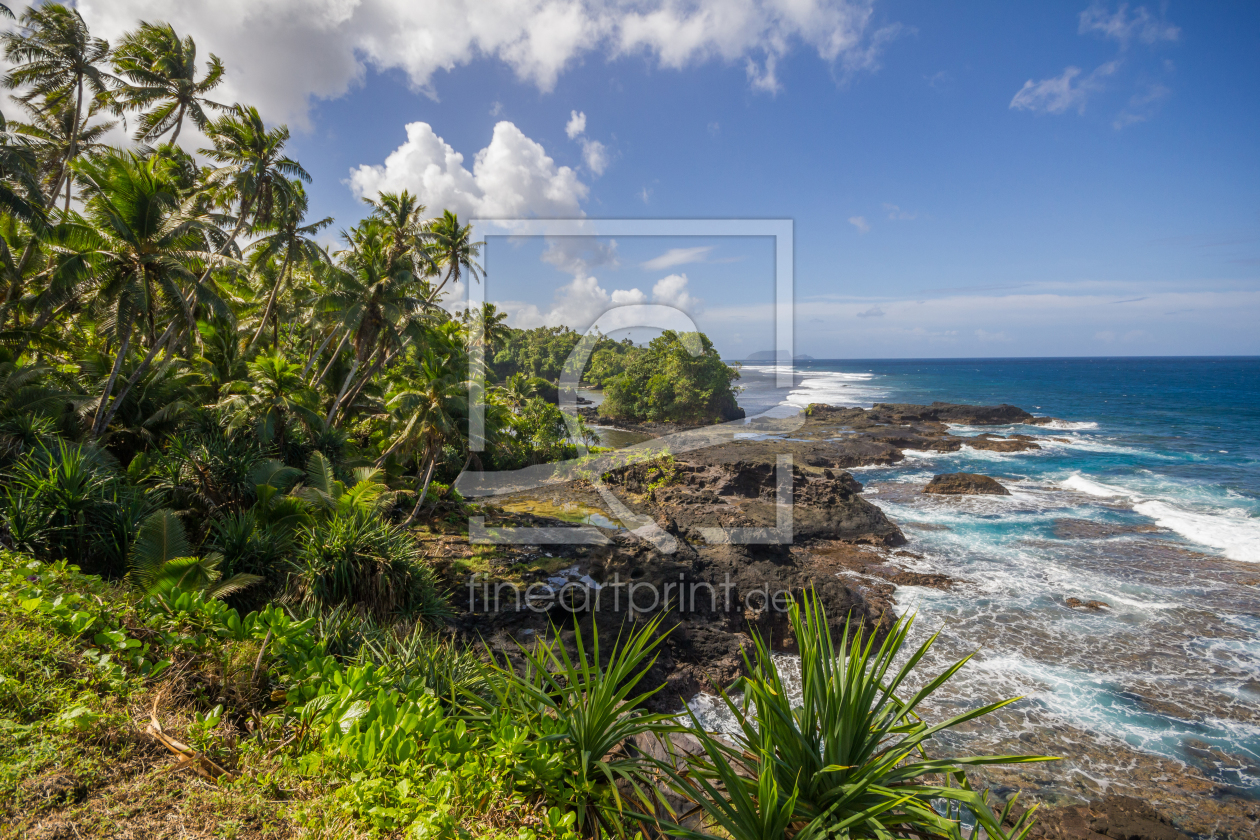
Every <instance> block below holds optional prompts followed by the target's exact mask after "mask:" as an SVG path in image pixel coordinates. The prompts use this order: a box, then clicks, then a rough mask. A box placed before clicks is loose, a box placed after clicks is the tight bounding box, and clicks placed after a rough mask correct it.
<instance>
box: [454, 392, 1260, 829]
mask: <svg viewBox="0 0 1260 840" xmlns="http://www.w3.org/2000/svg"><path fill="white" fill-rule="evenodd" d="M579 411H580V412H582V413H584V414H586V413H591V412H592V410H591V409H589V408H586V407H583V408H581V409H579ZM599 422H600V423H603V424H604V425H609V426H613V427H616V428H622V429H625V430H627V431H633V432H637V433H640V434H647V435H651V436H653V437H655V438H666V436H671V435H674V436H677V435H678V433H680V432H686V431H688V430H686V429H684V428H682V427H678V426H674V425H670V424H622V423H609V422H608V421H606V420H602V419H600V420H599ZM1050 422H1052V418H1047V417H1037V416H1034V415H1032V414H1030V413H1028V412H1026V411H1024V410H1022V409H1020V408H1017V407H1015V406H1010V405H1000V406H968V405H957V404H949V403H934V404H932V405H929V406H920V405H904V404H877V405H875V406H874V407H872V408H871V409H865V410H864V409H858V408H835V407H831V406H819V405H815V406H811V407H810V408H809V409H808V410H807V411H806V412H805V413H804V416H803V417H800V418H794V419H792V420H787V421H775V420H757V421H754V422H752V423H749V424H746V425H741V426H740V427H739V428H740V431H733V432H730V433H726V434H725V435H724V436H723V435H718V436H717V437H716V442H714V443H712V444H711V445H707V446H703V447H701V448H689V447H683V450H684V451H680V452H671V453H668V454H666V453H664V452H660V453H659V454H657V455H656V456H655V457H651V458H649V459H647V460H644V461H642V462H640V463H635V464H631V465H629V466H624V467H620V468H616V469H612V470H609V471H608V472H607V473H605V474H604V475H603V482H604V484H605V485H606V486H607V487H608V488H609V489H611V490H612V491H613V492H614V494H615V495H616V496H617V498H618V499H619V500H620V501H621V502H622V503H623V504H624V505H625V506H626V508H628V509H629V510H630V511H631V512H632V513H633V514H635V515H637V516H639V517H650V519H651V521H652V522H654V523H655V525H656V526H657V527H658V528H659V529H660V530H661V531H663V532H664V533H666V534H668V535H670V536H671V537H672V538H673V540H672V541H671V545H673V546H676V549H675V550H673V551H662V550H661V548H660V547H659V546H658V545H657V544H654V543H653V542H652V541H649V540H647V539H643V538H641V536H640V535H639V534H636V533H632V532H631V531H630V530H628V529H625V528H618V527H601V526H602V525H614V526H615V522H613V521H612V519H613V518H612V517H611V511H609V510H608V509H607V505H606V504H605V502H604V500H603V499H602V498H601V495H600V494H599V493H598V492H596V489H595V488H594V487H593V486H592V485H591V484H590V481H589V480H584V479H581V478H578V479H574V480H570V481H567V482H560V483H552V484H548V485H546V486H545V487H541V488H536V489H533V490H524V491H520V492H517V493H514V494H509V495H504V496H496V497H494V498H492V499H491V500H490V501H488V502H487V503H486V504H485V505H484V506H483V512H484V514H485V523H486V526H487V527H489V528H494V527H504V526H516V527H520V526H533V527H541V526H560V525H565V524H572V523H573V522H575V521H578V520H581V521H584V522H587V523H588V524H590V520H591V519H592V517H590V516H583V515H582V514H585V513H587V512H600V513H602V516H597V517H594V519H596V520H597V521H595V522H594V525H595V526H596V527H597V528H598V529H599V532H600V533H601V534H602V535H603V536H604V540H603V544H590V545H538V546H533V545H494V546H469V545H468V544H467V543H464V544H463V545H462V546H460V545H458V544H457V541H455V542H452V543H451V545H450V546H449V552H450V554H451V555H452V556H451V557H450V561H451V562H450V563H449V566H448V579H449V580H450V583H451V584H452V585H454V586H459V587H461V590H462V593H461V594H463V595H466V596H467V600H466V601H463V602H462V604H461V606H462V607H463V608H464V610H465V611H464V612H463V613H462V614H461V615H460V616H458V617H457V618H456V620H455V621H454V629H455V631H456V632H457V633H458V634H459V635H461V636H463V637H465V638H468V639H482V640H484V641H486V642H487V643H488V644H489V646H490V647H491V648H492V649H493V650H496V651H500V652H502V653H503V654H505V655H508V656H512V655H514V654H515V653H516V651H517V650H518V647H517V646H518V644H522V643H528V641H529V640H530V639H532V638H537V637H539V636H541V635H543V634H547V633H549V632H552V630H553V629H554V628H560V629H559V631H558V632H559V634H560V636H561V637H567V636H571V635H572V633H573V630H572V629H571V628H572V627H573V624H574V621H575V619H576V623H577V624H578V626H579V627H581V629H582V632H583V633H590V632H592V631H593V630H596V629H597V632H599V633H600V636H601V639H604V640H606V641H607V642H609V643H610V642H611V641H612V640H613V639H614V638H615V637H616V635H617V633H618V631H619V630H621V629H622V627H623V626H624V625H625V623H627V622H635V621H642V620H644V619H645V618H646V617H648V616H651V615H654V614H655V613H656V612H658V611H659V610H660V609H661V608H662V606H664V605H665V604H666V603H668V604H669V613H668V618H667V621H666V622H665V623H664V624H663V631H664V632H667V633H668V637H667V639H666V641H665V643H664V645H663V646H662V648H661V655H660V657H659V658H658V660H657V661H656V663H655V664H654V665H653V667H652V669H651V671H650V672H649V674H648V676H647V681H648V683H650V684H651V685H654V686H661V690H660V692H659V693H658V694H657V695H656V696H655V697H654V704H655V706H656V708H658V709H660V710H663V711H673V710H676V709H679V708H681V705H682V703H684V702H686V701H688V700H689V699H691V698H692V697H694V696H695V695H696V694H697V693H699V692H702V691H703V692H710V693H711V692H713V691H714V690H715V689H716V688H718V687H724V686H726V685H728V684H729V683H730V682H731V681H733V680H734V679H735V678H736V677H737V676H738V675H739V673H740V668H741V656H740V652H741V650H742V649H743V648H744V647H745V646H746V645H748V644H749V643H750V641H751V639H750V636H749V631H750V630H756V631H757V632H758V633H760V634H761V635H762V636H763V637H764V638H766V639H768V640H769V641H770V644H771V646H772V648H773V649H774V650H776V651H780V652H784V653H791V652H793V651H794V650H795V641H794V639H793V638H792V637H791V633H790V631H789V627H788V625H787V621H786V604H787V601H788V599H795V598H799V597H800V596H801V595H802V594H803V593H804V592H805V590H806V589H808V588H810V587H815V588H816V590H817V591H818V593H819V596H820V598H821V599H822V601H823V604H824V605H825V607H826V609H827V614H828V619H829V622H830V624H831V628H832V631H833V636H834V637H836V638H837V639H838V638H839V636H840V635H841V634H842V633H843V628H844V626H845V624H846V622H851V623H852V625H854V626H859V627H861V628H862V632H863V633H864V634H872V633H873V634H876V635H878V634H881V633H883V632H884V631H885V630H886V629H887V627H888V626H889V625H890V624H891V621H892V618H893V606H894V605H895V603H896V600H895V597H896V591H897V588H898V587H901V586H918V587H931V588H938V589H949V588H952V587H954V586H957V585H960V584H965V581H960V580H957V579H955V578H953V577H950V576H949V575H947V574H940V573H935V572H932V573H925V572H923V571H916V570H915V569H914V568H912V567H913V566H915V565H916V564H915V562H914V561H915V560H917V559H919V558H918V557H917V555H915V554H914V553H913V552H910V551H907V550H906V549H905V548H903V546H905V544H906V543H907V539H906V536H905V534H904V533H903V532H902V530H901V528H900V527H899V526H898V525H897V524H896V523H894V522H893V521H891V520H890V519H889V518H888V517H887V516H886V515H885V514H884V512H883V511H882V510H881V509H880V508H879V507H877V506H875V505H873V504H871V503H870V502H869V501H867V499H865V498H864V497H863V491H864V489H865V488H864V487H863V485H862V484H861V483H860V482H859V481H857V480H856V479H855V478H854V477H853V475H852V474H851V473H850V472H848V470H850V469H853V468H856V467H864V466H872V465H890V464H896V463H899V462H900V461H902V460H904V459H905V457H906V454H905V453H906V451H907V450H916V451H930V452H955V451H958V450H959V449H961V448H962V447H964V446H969V447H973V448H977V449H986V450H993V451H998V452H1018V451H1027V450H1033V449H1037V448H1039V444H1038V443H1037V441H1036V440H1035V439H1033V438H1032V437H1031V436H1028V435H1019V434H1013V435H997V434H982V435H979V436H974V437H963V436H960V435H955V434H952V433H951V431H950V424H962V425H967V426H1004V425H1010V424H1028V425H1045V424H1048V423H1050ZM783 455H788V456H790V457H791V472H790V481H787V480H786V479H785V480H783V481H780V480H778V479H777V478H776V464H777V463H778V459H779V458H780V456H783ZM938 479H939V481H936V480H934V483H936V484H937V485H938V488H944V489H943V492H945V493H964V494H969V493H1006V492H1008V491H1006V490H1005V488H1002V487H1001V485H1000V484H998V482H996V481H994V480H993V479H992V478H989V477H987V476H977V475H970V474H962V476H959V475H954V476H949V475H946V476H938ZM783 484H790V487H791V495H792V502H793V504H792V517H791V518H792V522H791V525H792V537H791V540H790V541H788V542H783V543H777V544H776V543H773V542H770V543H766V544H754V545H748V544H732V543H730V542H724V541H722V540H718V539H714V534H715V532H716V529H722V528H746V529H747V528H751V529H758V531H759V532H766V533H773V532H774V529H775V528H776V527H777V525H779V524H781V523H779V522H778V520H777V519H776V500H777V499H778V498H779V496H778V494H779V493H781V492H782V491H783V489H784V487H782V486H781V485H783ZM924 489H926V488H921V489H920V490H919V491H917V492H923V491H924ZM929 492H936V491H934V490H933V491H929ZM566 510H571V511H577V512H578V514H579V515H578V517H577V518H576V519H575V518H574V517H572V516H567V515H566V514H565V513H564V511H566ZM535 511H541V512H544V513H539V512H535ZM546 511H552V512H556V513H558V516H549V515H546V513H545V512H546ZM1062 528H1063V529H1064V531H1065V533H1073V532H1075V531H1080V532H1081V533H1082V534H1084V533H1087V532H1088V528H1087V527H1086V526H1084V525H1080V524H1079V523H1074V522H1071V521H1066V520H1065V521H1064V523H1063V526H1062ZM458 554H462V555H464V556H462V557H456V556H454V555H458ZM469 572H471V573H472V575H473V577H472V578H471V581H472V583H471V585H470V583H469V581H470V578H469ZM530 586H533V587H535V591H536V592H539V591H546V590H551V591H552V592H553V593H556V592H558V593H559V597H554V598H552V599H551V600H549V601H547V600H544V601H540V602H539V603H538V604H536V605H535V606H536V607H542V608H541V609H539V608H535V609H529V608H528V607H529V606H530V604H529V603H528V599H526V604H525V606H526V607H527V608H523V609H514V608H513V606H514V604H513V603H507V604H505V603H503V599H504V598H505V597H507V596H508V595H509V594H510V593H512V592H513V591H514V589H513V588H515V591H520V590H522V589H528V587H530ZM463 587H467V588H466V589H463ZM495 593H498V594H499V595H500V598H499V602H498V603H497V606H498V609H496V608H495V607H496V602H495V599H494V598H493V595H494V594H495ZM653 593H655V595H656V596H657V598H656V599H653V598H652V597H650V595H651V594H653ZM518 597H519V596H518ZM592 597H593V598H594V601H592ZM654 600H655V602H654ZM1072 606H1077V605H1072ZM1079 608H1083V609H1105V608H1106V607H1105V605H1102V604H1100V603H1097V602H1095V603H1088V604H1084V603H1082V604H1080V605H1079ZM1016 777H1018V773H1015V774H1001V776H994V777H992V778H993V779H995V780H996V779H1001V780H1002V781H1001V784H1005V785H1008V787H1007V788H1006V790H1007V791H1008V792H1013V791H1014V790H1015V789H1028V787H1029V786H1028V784H1027V782H1024V783H1017V782H1015V781H1014V779H1015V778H1016ZM991 783H992V784H997V783H998V782H997V781H992V782H991ZM1036 788H1037V785H1036V784H1033V785H1032V789H1033V790H1034V791H1035V790H1036ZM1139 795H1140V794H1139ZM1106 801H1110V800H1103V799H1099V800H1097V801H1096V802H1094V803H1093V804H1091V805H1084V804H1079V802H1078V803H1073V802H1064V803H1062V804H1059V805H1058V806H1057V808H1058V810H1055V811H1053V812H1047V813H1046V816H1044V817H1043V818H1042V820H1041V824H1042V826H1043V828H1041V829H1039V832H1040V833H1034V835H1033V836H1043V837H1045V838H1047V840H1051V839H1052V838H1053V840H1057V838H1060V837H1062V838H1067V837H1077V836H1081V837H1112V838H1119V837H1121V836H1123V837H1126V838H1134V840H1137V838H1145V837H1150V838H1160V840H1172V839H1173V838H1178V837H1183V836H1185V835H1183V834H1181V833H1180V830H1179V829H1178V828H1176V827H1174V826H1173V825H1172V824H1171V823H1169V822H1168V821H1167V815H1164V816H1161V815H1160V814H1159V813H1157V812H1155V811H1152V810H1150V806H1149V805H1147V804H1145V803H1139V804H1140V805H1141V807H1142V808H1143V809H1146V810H1142V811H1141V813H1142V815H1143V816H1142V820H1145V822H1142V821H1141V820H1139V821H1138V822H1134V821H1133V820H1128V821H1127V822H1126V821H1125V820H1124V819H1120V818H1119V817H1117V818H1116V819H1115V820H1112V821H1110V822H1108V819H1110V817H1107V818H1106V819H1104V817H1105V816H1106V814H1110V813H1111V811H1115V810H1116V808H1117V807H1120V806H1115V807H1112V806H1110V805H1106V804H1105V803H1106ZM1112 805H1114V803H1112ZM1125 807H1127V808H1128V811H1126V812H1125V813H1128V812H1129V811H1133V808H1135V807H1137V806H1133V807H1129V806H1125ZM1072 808H1075V809H1077V810H1076V811H1071V812H1070V813H1069V811H1068V810H1065V809H1072ZM1108 808H1110V809H1111V810H1108ZM1246 808H1247V806H1246V804H1245V803H1243V804H1242V805H1240V806H1238V807H1233V806H1231V808H1230V811H1231V813H1232V814H1233V815H1232V816H1231V817H1230V819H1228V820H1226V822H1227V823H1229V825H1230V827H1231V830H1230V831H1227V834H1232V835H1233V836H1246V834H1245V833H1242V834H1239V833H1237V832H1238V830H1240V829H1245V828H1247V827H1251V828H1253V829H1254V828H1255V827H1256V823H1255V821H1254V820H1255V817H1254V816H1253V815H1254V813H1255V809H1254V808H1252V810H1251V814H1252V816H1249V815H1248V814H1247V812H1246ZM1082 809H1083V810H1082ZM1090 809H1093V810H1090ZM1100 809H1101V810H1100ZM1240 809H1241V810H1240ZM1060 810H1061V811H1062V813H1063V814H1064V815H1065V816H1062V817H1055V816H1053V814H1058V813H1059V811H1060ZM1121 810H1123V809H1121ZM1139 810H1141V809H1139ZM1180 810H1181V809H1178V813H1175V814H1173V815H1172V816H1173V818H1174V820H1175V821H1176V822H1177V823H1178V824H1179V825H1180V824H1184V826H1183V827H1186V828H1188V829H1190V830H1191V832H1192V833H1193V832H1195V831H1199V832H1202V831H1203V829H1204V825H1203V821H1202V820H1198V821H1196V820H1195V819H1194V815H1193V814H1192V813H1181V812H1180ZM1233 812H1237V813H1233ZM1117 813H1119V812H1117ZM1134 813H1136V812H1134ZM1099 814H1103V815H1104V817H1100V816H1098V815H1099ZM1091 815H1092V816H1091ZM1152 815H1153V816H1152ZM1082 821H1083V822H1082ZM1216 822H1217V824H1218V825H1219V824H1220V822H1221V820H1220V818H1219V816H1218V817H1217V818H1216ZM1078 823H1079V824H1080V825H1087V824H1088V825H1089V826H1093V828H1090V829H1089V830H1090V831H1091V832H1092V833H1079V832H1080V830H1083V829H1080V827H1079V826H1078ZM1138 824H1140V825H1143V826H1145V828H1142V829H1141V831H1137V830H1136V829H1133V830H1131V829H1132V826H1134V825H1138ZM1113 826H1115V830H1114V831H1113ZM1125 826H1127V828H1126V827H1125ZM1073 831H1077V832H1078V833H1075V834H1073V833H1071V832H1073ZM1116 831H1119V832H1120V833H1115V832H1116ZM1125 832H1128V833H1125ZM1135 832H1136V833H1135ZM1143 832H1145V833H1143Z"/></svg>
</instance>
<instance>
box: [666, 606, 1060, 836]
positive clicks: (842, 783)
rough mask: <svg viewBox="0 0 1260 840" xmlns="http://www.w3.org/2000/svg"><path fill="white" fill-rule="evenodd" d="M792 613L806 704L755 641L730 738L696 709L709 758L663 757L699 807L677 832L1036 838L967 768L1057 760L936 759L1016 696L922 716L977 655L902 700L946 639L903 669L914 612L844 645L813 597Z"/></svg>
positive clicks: (1026, 821)
mask: <svg viewBox="0 0 1260 840" xmlns="http://www.w3.org/2000/svg"><path fill="white" fill-rule="evenodd" d="M790 618H791V623H792V631H793V634H794V635H795V637H796V639H797V641H798V643H799V645H800V651H801V660H800V662H801V685H802V689H803V691H802V697H801V701H800V703H799V704H794V703H793V702H792V700H791V699H790V695H789V693H788V688H787V686H786V685H785V682H784V679H783V675H782V673H781V672H780V670H779V666H778V664H777V663H776V662H775V660H774V658H773V657H772V656H771V653H770V649H769V648H768V646H767V645H766V643H765V641H764V640H763V639H761V638H760V637H756V636H755V637H754V645H753V652H752V655H751V656H749V655H748V653H747V652H745V654H744V663H745V667H746V672H747V676H746V677H744V678H742V679H741V680H740V681H739V683H738V684H737V686H736V688H737V689H739V690H741V691H742V697H739V698H738V699H734V698H732V696H731V695H729V694H726V693H723V694H722V702H723V704H724V705H725V707H726V709H727V710H728V711H729V712H730V714H731V716H732V717H733V718H734V720H735V722H736V725H737V733H736V735H735V736H734V738H732V739H727V738H723V737H719V736H715V735H714V734H711V733H707V732H704V731H703V729H702V727H701V726H700V724H699V721H698V720H697V719H696V718H695V716H694V714H692V723H693V725H694V726H695V729H696V733H695V734H696V735H697V737H698V738H699V739H700V742H701V744H703V746H704V754H702V755H699V756H696V757H694V758H689V759H687V760H685V761H684V762H682V763H681V765H678V764H673V763H669V762H660V763H659V766H660V769H661V771H662V772H663V774H664V775H665V777H666V778H667V779H668V780H669V782H670V787H671V788H672V789H673V790H674V792H675V793H677V794H679V795H681V796H682V797H684V798H685V799H687V800H689V801H690V802H691V803H693V807H692V808H691V810H690V812H686V813H688V814H689V815H690V816H692V817H696V816H699V817H700V818H701V827H699V828H697V827H695V826H691V827H684V826H683V825H674V824H670V825H669V831H670V833H673V834H676V835H677V836H680V837H685V838H708V837H712V836H715V835H720V836H726V837H729V838H732V840H769V838H776V840H782V838H789V840H813V838H822V837H846V838H879V840H883V839H884V838H903V837H905V838H909V837H914V838H925V837H941V838H951V840H963V838H979V837H986V838H990V840H1020V839H1021V838H1024V837H1026V836H1027V834H1028V832H1029V830H1030V828H1031V827H1032V811H1031V810H1030V811H1028V812H1027V813H1025V814H1024V815H1023V816H1022V817H1021V818H1020V819H1019V820H1015V821H1013V822H1012V821H1011V819H1010V817H1011V805H1012V804H1013V802H1014V800H1012V801H1011V802H1010V803H1008V804H1007V806H1006V808H1005V809H1004V810H1003V811H1002V812H1001V813H1000V814H999V813H996V812H995V811H994V810H993V809H992V808H991V807H990V806H989V804H988V802H987V793H985V792H982V791H977V790H975V789H973V788H972V787H971V784H970V783H969V782H968V780H967V777H966V774H965V771H966V770H967V769H969V768H974V767H983V766H986V765H994V764H1020V763H1025V762H1035V761H1048V760H1052V759H1049V758H1048V757H1045V756H1029V755H982V756H966V757H958V756H948V757H946V756H935V755H933V754H932V752H931V751H930V748H931V747H932V745H933V743H932V742H933V739H934V738H935V737H936V736H937V735H939V734H941V733H943V732H945V731H947V730H949V729H952V728H954V727H957V726H959V725H960V724H963V723H966V722H967V721H971V720H975V719H976V718H980V717H983V716H984V715H987V714H990V713H992V712H995V711H997V710H998V709H1000V708H1002V707H1003V706H1006V705H1008V704H1009V703H1013V702H1015V700H1016V699H1018V698H1014V699H1010V700H1001V701H998V702H996V703H990V704H987V705H984V706H981V707H979V708H976V709H972V710H970V711H967V712H964V713H962V714H960V715H956V716H954V717H951V718H948V719H946V720H943V721H941V722H939V723H934V724H929V723H928V722H926V721H925V720H923V719H922V718H920V717H919V715H918V714H917V713H916V709H918V708H919V707H920V706H921V705H922V704H923V702H924V701H925V700H926V699H927V698H929V697H930V696H931V695H932V694H934V693H935V692H936V691H938V690H939V689H940V688H941V686H943V685H944V684H945V683H946V682H947V681H948V680H949V679H950V678H951V677H952V676H954V674H956V673H957V672H958V670H959V669H960V668H962V667H963V665H964V664H966V662H967V660H968V659H970V658H971V657H970V656H968V657H966V658H964V659H963V660H961V661H959V662H956V663H955V664H953V665H951V666H950V667H948V668H946V669H945V670H944V671H943V672H942V673H940V674H939V675H937V676H936V677H934V678H933V679H930V680H928V681H927V682H926V683H925V684H924V685H923V686H922V687H921V688H919V689H917V690H915V691H913V693H909V696H907V697H906V698H905V699H902V697H901V694H900V692H901V691H902V690H903V689H904V688H905V687H906V686H907V683H908V681H909V678H910V676H911V674H912V672H913V671H914V669H915V668H916V667H917V666H918V665H919V664H920V663H921V662H922V661H923V658H924V656H925V655H926V654H927V652H928V650H929V649H930V648H931V646H932V643H933V642H934V641H935V639H936V636H935V635H933V636H932V637H930V638H929V639H928V640H927V641H925V642H924V643H923V644H922V645H920V646H919V647H918V649H917V650H914V651H913V652H912V653H910V655H909V656H908V657H905V658H904V662H903V663H902V664H901V665H900V666H897V665H896V662H897V661H898V660H899V659H902V657H901V653H902V650H903V648H905V647H906V638H907V635H908V634H909V632H910V627H911V624H912V622H913V618H909V617H903V618H900V619H898V620H897V621H896V622H894V624H893V626H892V628H891V629H890V631H889V632H888V634H887V635H886V636H885V637H884V638H883V641H877V639H876V636H875V635H874V634H870V635H868V637H867V638H866V639H865V640H863V638H862V633H861V632H860V631H859V628H857V627H852V626H850V625H849V624H848V622H846V624H845V635H844V639H845V641H844V645H843V646H842V648H841V649H840V650H837V649H836V646H835V645H834V644H833V642H832V638H831V634H830V631H829V629H828V623H827V617H826V614H825V611H824V609H823V607H822V605H821V604H820V603H819V602H818V600H817V597H816V595H814V594H812V593H811V594H810V595H809V596H807V597H806V599H805V602H804V604H803V605H794V606H793V607H792V610H791V615H790ZM679 819H680V822H686V823H690V822H692V820H689V819H681V817H680V818H679ZM967 824H970V825H971V826H972V827H971V829H970V830H969V831H968V830H967V829H966V828H965V826H966V825H967Z"/></svg>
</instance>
